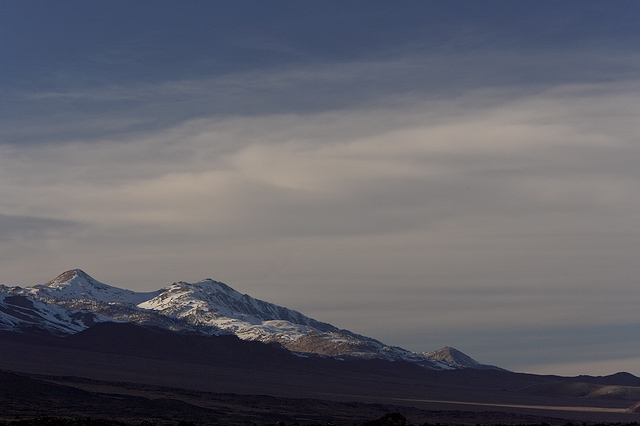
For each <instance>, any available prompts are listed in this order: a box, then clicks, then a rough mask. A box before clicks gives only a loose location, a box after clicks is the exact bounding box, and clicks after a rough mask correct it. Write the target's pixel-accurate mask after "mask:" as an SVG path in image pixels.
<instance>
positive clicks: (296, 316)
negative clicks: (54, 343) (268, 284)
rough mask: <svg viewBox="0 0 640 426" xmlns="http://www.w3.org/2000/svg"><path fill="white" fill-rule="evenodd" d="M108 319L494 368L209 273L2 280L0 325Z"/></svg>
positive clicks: (341, 352) (79, 324) (25, 328)
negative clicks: (411, 346) (353, 327)
mask: <svg viewBox="0 0 640 426" xmlns="http://www.w3.org/2000/svg"><path fill="white" fill-rule="evenodd" d="M106 321H116V322H131V323H135V324H140V325H153V326H157V327H162V328H165V329H169V330H173V331H179V332H187V333H197V334H205V335H219V334H234V335H236V336H238V337H239V338H241V339H244V340H257V341H262V342H278V343H280V344H281V345H283V346H284V347H285V348H287V349H289V350H291V351H294V352H297V353H300V354H304V353H306V354H316V355H323V356H334V357H344V356H355V357H365V358H382V359H387V360H392V361H396V360H404V361H409V362H413V363H416V364H419V365H421V366H423V367H426V368H431V369H438V370H441V369H457V368H487V367H489V366H484V365H483V364H480V363H478V362H477V361H475V360H473V359H471V358H469V357H468V356H466V355H464V354H462V353H461V352H459V351H456V350H455V349H452V348H443V349H441V350H440V351H436V352H431V353H422V354H420V353H415V352H410V351H407V350H405V349H402V348H399V347H395V346H388V345H385V344H383V343H382V342H380V341H378V340H375V339H372V338H369V337H366V336H361V335H358V334H355V333H353V332H351V331H348V330H341V329H338V328H337V327H334V326H333V325H331V324H327V323H323V322H320V321H316V320H314V319H312V318H309V317H307V316H305V315H303V314H301V313H300V312H297V311H294V310H291V309H287V308H285V307H282V306H278V305H274V304H272V303H269V302H265V301H262V300H258V299H255V298H253V297H251V296H249V295H246V294H241V293H239V292H237V291H236V290H234V289H232V288H231V287H229V286H228V285H226V284H223V283H221V282H218V281H214V280H212V279H206V280H204V281H200V282H197V283H186V282H177V283H174V284H172V285H170V286H168V287H165V288H163V289H160V290H157V291H154V292H144V293H143V292H135V291H131V290H124V289H120V288H117V287H112V286H108V285H106V284H103V283H101V282H99V281H97V280H95V279H93V278H92V277H90V276H89V275H87V274H86V273H85V272H83V271H82V270H79V269H74V270H71V271H67V272H65V273H63V274H61V275H59V276H58V277H57V278H55V279H53V280H52V281H50V282H48V283H46V284H41V285H35V286H33V287H27V288H21V287H7V286H3V285H0V330H11V331H22V332H34V331H39V332H50V333H55V334H71V333H76V332H78V331H82V330H84V329H86V328H88V327H90V326H92V325H94V324H96V323H98V322H106ZM443 351H444V352H443ZM454 351H455V352H454ZM445 353H446V354H449V355H450V356H445ZM452 354H455V357H454V356H453V355H452Z"/></svg>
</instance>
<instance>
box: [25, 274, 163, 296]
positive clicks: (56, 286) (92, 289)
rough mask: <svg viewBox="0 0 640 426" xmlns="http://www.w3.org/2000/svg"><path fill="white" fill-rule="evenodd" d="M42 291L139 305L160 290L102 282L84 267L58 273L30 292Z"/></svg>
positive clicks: (56, 294) (47, 293) (45, 294)
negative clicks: (134, 289) (151, 290)
mask: <svg viewBox="0 0 640 426" xmlns="http://www.w3.org/2000/svg"><path fill="white" fill-rule="evenodd" d="M35 292H37V293H41V294H42V296H46V297H50V298H56V299H64V300H77V299H79V300H82V299H90V300H95V301H99V302H104V303H114V302H120V303H128V304H132V305H137V304H139V303H142V302H143V301H145V300H149V299H151V298H153V297H155V296H157V294H158V292H157V291H155V292H149V293H140V292H135V291H131V290H125V289H121V288H118V287H112V286H110V285H107V284H104V283H101V282H100V281H98V280H96V279H94V278H93V277H91V276H90V275H89V274H87V273H86V272H84V271H83V270H82V269H71V270H69V271H66V272H63V273H62V274H60V275H58V276H57V277H56V278H54V279H53V280H51V281H49V282H48V283H46V284H41V285H37V286H34V287H32V288H31V291H30V293H32V294H35Z"/></svg>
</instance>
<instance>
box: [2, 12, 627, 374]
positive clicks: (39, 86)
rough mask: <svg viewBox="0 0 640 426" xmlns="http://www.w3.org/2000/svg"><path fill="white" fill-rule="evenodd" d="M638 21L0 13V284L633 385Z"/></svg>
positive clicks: (621, 17)
mask: <svg viewBox="0 0 640 426" xmlns="http://www.w3.org/2000/svg"><path fill="white" fill-rule="evenodd" d="M639 18H640V5H639V4H638V3H637V2H633V1H617V2H615V3H609V2H595V1H584V2H580V3H575V2H551V1H548V2H547V1H520V2H511V1H483V2H478V1H446V2H445V1H440V2H431V1H421V2H417V1H415V2H414V1H406V2H391V1H386V2H382V1H368V2H347V1H322V2H298V1H295V2H294V1H287V2H283V1H275V2H263V1H247V2H238V1H226V2H225V1H222V2H198V1H192V2H176V1H173V2H168V1H137V2H129V1H110V2H98V1H61V2H48V1H5V2H2V3H0V40H2V43H0V62H1V65H0V200H1V201H0V272H1V274H0V282H2V283H3V284H6V285H22V286H25V285H33V284H37V283H42V282H46V281H48V280H49V279H51V278H53V277H54V276H55V275H57V274H58V273H60V272H63V271H64V270H67V269H71V268H82V269H84V270H85V271H87V272H88V273H89V274H91V275H92V276H94V277H95V278H96V279H98V280H100V281H103V282H105V283H107V284H111V285H116V286H120V287H126V288H130V289H133V290H141V291H142V290H151V289H156V288H159V287H163V286H165V285H168V284H170V283H172V282H173V281H177V280H184V281H197V280H200V279H203V278H205V277H211V278H214V279H217V280H220V281H223V282H226V283H227V284H229V285H231V286H232V287H234V288H236V289H237V290H238V291H241V292H243V293H248V294H250V295H252V296H254V297H258V298H261V299H264V300H268V301H271V302H274V303H278V304H281V305H285V306H287V307H290V308H293V309H297V310H300V311H302V312H303V313H305V314H307V315H310V316H313V317H314V318H317V319H319V320H322V321H326V322H330V323H332V324H334V325H337V326H339V327H343V328H348V329H350V330H352V331H355V332H358V333H361V334H365V335H368V336H371V337H375V338H378V339H380V340H382V341H384V342H385V343H389V344H394V345H400V346H403V347H405V348H407V349H411V350H416V351H428V350H435V349H437V348H439V347H442V346H445V345H451V346H454V347H456V348H458V349H460V350H462V351H464V352H466V353H468V354H469V355H471V356H473V357H474V358H476V359H478V360H479V361H482V362H486V363H492V364H496V365H500V366H502V367H505V368H509V369H513V370H517V371H526V372H534V373H558V374H564V375H572V374H611V373H615V372H617V371H622V370H624V371H629V372H631V373H634V374H637V375H640V351H639V349H638V348H640V344H639V343H640V340H639V339H640V338H639V337H638V336H639V333H638V331H640V314H639V313H638V312H639V311H638V310H637V304H638V302H639V301H640V288H639V285H638V284H639V283H638V276H640V274H639V272H640V261H639V260H640V196H639V195H640V194H639V193H638V188H639V187H640V185H639V182H638V181H639V180H640V169H639V168H638V164H640V147H639V146H638V136H639V135H640V125H639V124H638V119H637V117H638V115H639V114H638V113H639V107H638V105H639V102H638V100H639V95H640V74H639V71H640V67H639V66H640V50H639V49H638V47H637V46H640V30H638V25H637V23H638V21H639Z"/></svg>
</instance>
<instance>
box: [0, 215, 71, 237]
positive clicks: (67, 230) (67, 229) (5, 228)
mask: <svg viewBox="0 0 640 426" xmlns="http://www.w3.org/2000/svg"><path fill="white" fill-rule="evenodd" d="M81 228H82V225H81V224H79V223H76V222H72V221H66V220H58V219H49V218H45V217H33V216H13V215H5V214H0V244H7V243H11V244H16V243H23V244H24V243H32V242H46V241H50V240H55V239H65V238H69V237H72V236H73V234H74V233H76V232H77V231H78V230H79V229H81Z"/></svg>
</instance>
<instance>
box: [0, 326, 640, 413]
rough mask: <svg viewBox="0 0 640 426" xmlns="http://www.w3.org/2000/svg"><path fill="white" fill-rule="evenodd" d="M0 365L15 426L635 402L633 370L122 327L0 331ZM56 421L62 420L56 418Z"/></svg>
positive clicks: (639, 383) (566, 409)
mask: <svg viewBox="0 0 640 426" xmlns="http://www.w3.org/2000/svg"><path fill="white" fill-rule="evenodd" d="M0 370H2V371H0V421H3V422H5V423H6V424H9V423H8V422H11V423H12V424H14V425H15V426H30V425H33V426H36V424H37V425H38V426H58V424H60V426H100V425H97V424H96V425H89V424H85V425H82V424H81V423H77V424H76V423H74V424H71V423H73V422H75V421H77V422H82V421H85V422H86V421H89V420H88V419H91V421H104V422H111V423H109V424H115V422H121V423H123V424H127V425H140V424H142V423H144V425H145V426H151V425H150V424H151V423H152V424H155V425H177V424H178V423H179V422H183V423H184V424H183V426H185V425H187V424H188V423H194V424H195V425H250V424H257V425H266V424H276V423H277V422H282V423H285V424H287V425H291V424H309V425H310V424H324V425H326V424H335V425H360V424H365V423H367V422H369V421H373V420H376V419H381V418H383V416H385V415H386V414H388V413H399V414H398V415H399V416H400V417H386V418H384V421H378V423H377V424H400V423H399V421H400V420H402V421H403V422H405V423H406V424H413V425H424V424H437V423H440V424H452V425H453V424H455V425H476V424H483V425H491V424H511V425H514V424H542V423H546V424H550V425H565V424H567V423H569V422H573V423H578V424H582V423H588V424H597V423H600V424H604V423H619V424H634V423H635V422H638V421H640V414H637V413H635V410H633V409H630V407H632V406H633V405H634V404H635V403H636V402H638V401H640V379H638V378H637V377H635V376H632V375H630V374H625V373H620V374H617V375H613V376H607V377H586V376H581V377H575V378H565V377H557V376H536V375H530V374H517V373H510V372H505V371H487V370H456V371H440V372H438V371H430V370H425V369H422V368H420V367H417V366H415V365H412V364H408V363H401V362H386V361H379V360H368V361H364V360H356V359H345V360H335V359H322V358H315V357H314V358H304V357H300V356H296V355H293V354H291V353H290V352H288V351H285V350H283V349H281V348H280V347H279V346H276V345H265V344H262V343H256V342H245V341H241V340H239V339H237V338H235V337H201V336H185V335H179V334H175V333H171V332H167V331H163V330H155V329H147V328H142V327H138V326H133V325H131V324H101V325H99V326H96V327H94V328H91V329H89V330H86V331H84V332H81V333H78V334H76V335H73V336H68V337H64V338H59V337H51V336H33V335H25V334H11V333H0ZM71 419H84V420H73V421H72V420H71ZM399 419H400V420H399ZM405 420H406V421H405ZM18 421H22V422H23V423H16V422H18ZM47 421H49V422H50V423H49V424H47V423H46V422H47ZM65 421H66V422H71V423H68V424H65V425H63V424H62V423H55V422H65ZM25 422H27V423H25ZM28 422H32V423H28ZM33 422H41V423H33ZM375 424H376V423H373V424H371V426H374V425H375ZM103 426H107V425H106V424H104V425H103Z"/></svg>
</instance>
